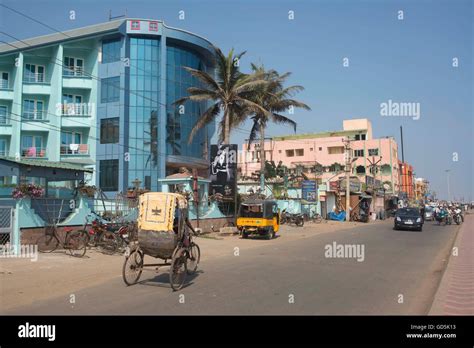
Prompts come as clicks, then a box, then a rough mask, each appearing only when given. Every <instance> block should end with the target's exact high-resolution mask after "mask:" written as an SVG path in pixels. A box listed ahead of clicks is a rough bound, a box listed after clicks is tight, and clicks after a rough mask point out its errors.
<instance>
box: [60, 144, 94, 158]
mask: <svg viewBox="0 0 474 348" xmlns="http://www.w3.org/2000/svg"><path fill="white" fill-rule="evenodd" d="M88 154H89V145H87V144H67V145H61V155H73V156H76V155H78V156H84V155H88Z"/></svg>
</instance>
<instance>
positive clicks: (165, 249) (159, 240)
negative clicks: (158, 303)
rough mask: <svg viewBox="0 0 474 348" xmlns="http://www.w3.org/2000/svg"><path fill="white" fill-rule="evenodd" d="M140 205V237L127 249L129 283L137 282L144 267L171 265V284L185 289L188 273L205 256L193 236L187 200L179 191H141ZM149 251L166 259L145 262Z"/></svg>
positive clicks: (125, 275)
mask: <svg viewBox="0 0 474 348" xmlns="http://www.w3.org/2000/svg"><path fill="white" fill-rule="evenodd" d="M138 209H139V211H138V241H137V242H135V243H133V244H132V243H131V244H130V245H129V246H128V247H127V249H126V251H125V262H124V264H123V269H122V276H123V280H124V282H125V284H127V285H133V284H136V283H137V282H138V280H139V279H140V275H141V274H142V271H143V269H144V267H147V266H150V267H155V268H156V269H158V267H160V266H170V270H169V278H170V284H171V287H172V288H173V290H179V289H181V287H182V286H183V284H184V281H185V278H186V274H193V273H194V272H196V269H197V267H198V263H199V260H200V256H201V255H200V249H199V246H198V245H197V244H196V243H194V242H193V239H192V235H193V234H195V233H194V229H193V227H192V226H191V224H190V222H189V220H188V202H187V200H186V199H185V198H184V197H183V196H182V195H180V194H176V193H164V192H149V193H144V194H142V195H140V198H139V203H138ZM145 255H149V256H152V257H154V258H159V259H162V260H164V262H163V263H156V264H145V263H144V259H145ZM168 260H171V262H168Z"/></svg>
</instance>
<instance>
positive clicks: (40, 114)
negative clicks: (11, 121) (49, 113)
mask: <svg viewBox="0 0 474 348" xmlns="http://www.w3.org/2000/svg"><path fill="white" fill-rule="evenodd" d="M22 118H23V120H25V121H44V120H46V111H43V110H35V111H23V117H22Z"/></svg>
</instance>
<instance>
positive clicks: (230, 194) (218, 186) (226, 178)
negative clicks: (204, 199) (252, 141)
mask: <svg viewBox="0 0 474 348" xmlns="http://www.w3.org/2000/svg"><path fill="white" fill-rule="evenodd" d="M237 149H238V146H237V145H236V144H230V145H211V156H210V160H211V163H210V170H209V171H210V173H209V174H210V180H211V184H210V186H209V191H210V192H209V193H210V194H211V195H214V194H221V195H222V196H223V198H225V199H226V200H230V199H231V198H232V201H233V200H234V197H235V190H236V184H237V182H236V179H237V178H236V175H237Z"/></svg>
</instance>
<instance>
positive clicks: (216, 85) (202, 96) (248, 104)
mask: <svg viewBox="0 0 474 348" xmlns="http://www.w3.org/2000/svg"><path fill="white" fill-rule="evenodd" d="M214 49H215V52H216V55H215V57H216V78H214V77H213V76H211V75H210V74H208V73H207V72H205V71H200V70H196V69H192V68H189V67H185V69H186V70H187V71H188V72H189V73H190V74H191V75H193V76H195V77H196V78H197V79H198V80H199V81H200V84H201V86H199V87H190V88H188V90H187V91H188V93H189V96H187V97H183V98H180V99H178V100H177V101H176V102H175V104H183V103H184V102H186V101H188V100H189V101H193V102H202V101H211V102H212V105H211V106H210V107H209V108H208V109H207V110H206V111H204V113H203V114H202V115H200V117H199V119H198V120H197V122H196V124H195V125H194V126H193V128H192V130H191V132H190V134H189V138H188V142H189V143H191V141H192V139H193V137H194V136H195V135H196V132H197V131H198V130H199V129H201V128H202V127H204V126H206V125H207V124H209V123H211V122H214V120H215V119H216V118H217V117H218V116H219V115H220V114H222V119H221V121H220V122H219V141H220V142H222V143H224V144H229V141H230V133H231V131H232V129H233V128H235V127H236V126H237V125H238V124H240V123H242V122H243V120H245V119H246V118H247V117H248V115H249V113H257V112H258V113H259V114H265V113H266V112H267V111H266V110H265V109H264V108H263V107H262V106H260V105H258V104H257V103H255V102H254V101H252V100H251V99H249V96H251V95H252V91H254V90H255V89H256V88H257V87H259V86H262V85H264V84H266V83H267V81H266V80H265V79H263V78H262V75H259V74H250V75H247V74H243V73H242V72H240V70H239V64H238V62H239V61H240V58H241V57H242V56H243V55H244V54H245V52H242V53H239V54H234V50H233V49H232V50H230V52H229V53H228V54H227V56H225V55H224V54H223V53H222V51H221V50H220V49H219V48H217V47H214Z"/></svg>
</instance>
